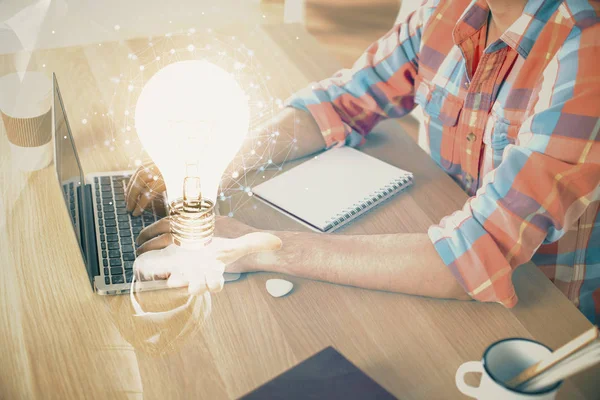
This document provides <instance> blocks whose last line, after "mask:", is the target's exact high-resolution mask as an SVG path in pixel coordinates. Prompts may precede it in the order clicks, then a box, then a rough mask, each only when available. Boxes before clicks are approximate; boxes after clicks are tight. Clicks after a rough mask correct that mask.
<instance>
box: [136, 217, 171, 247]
mask: <svg viewBox="0 0 600 400" xmlns="http://www.w3.org/2000/svg"><path fill="white" fill-rule="evenodd" d="M169 232H171V220H170V219H169V218H163V219H161V220H158V221H156V222H155V223H153V224H151V225H148V226H147V227H145V228H144V229H142V231H141V232H140V234H139V236H138V237H137V239H136V240H135V243H136V244H137V245H138V246H139V245H142V244H144V243H145V242H146V241H148V240H150V239H152V238H154V237H156V236H158V235H162V234H163V233H169Z"/></svg>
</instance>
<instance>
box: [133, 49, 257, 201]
mask: <svg viewBox="0 0 600 400" xmlns="http://www.w3.org/2000/svg"><path fill="white" fill-rule="evenodd" d="M249 121H250V113H249V109H248V102H247V98H246V94H245V93H244V91H243V90H242V89H241V88H240V86H239V85H238V84H237V82H236V81H235V79H234V78H233V76H232V75H231V74H229V73H228V72H226V71H224V70H223V69H221V68H219V67H217V66H216V65H214V64H211V63H209V62H207V61H199V60H194V61H181V62H177V63H174V64H170V65H168V66H166V67H164V68H163V69H161V70H160V71H158V72H157V73H156V74H155V75H154V76H152V78H150V80H149V81H148V82H147V83H146V85H145V86H144V88H143V89H142V92H141V94H140V97H139V99H138V102H137V106H136V110H135V127H136V129H137V133H138V136H139V138H140V141H141V142H142V145H143V146H144V148H145V150H146V152H147V153H148V155H149V156H150V157H151V158H152V160H153V161H154V163H155V164H156V166H157V167H158V169H159V170H160V172H161V174H162V176H163V178H164V181H165V185H166V189H167V197H168V199H169V201H170V202H173V201H177V200H178V199H182V198H183V197H184V185H185V188H186V191H187V193H186V195H187V197H189V198H190V199H191V200H193V199H196V200H205V199H208V200H210V201H211V202H212V203H213V204H214V202H215V201H216V197H217V191H218V188H219V184H220V180H221V176H222V175H223V172H224V171H225V169H226V168H227V166H228V165H229V163H230V162H231V160H232V159H233V157H234V156H235V155H236V153H237V152H238V150H239V148H240V146H241V144H242V142H243V141H244V138H245V136H246V134H247V132H248V125H249ZM186 178H188V179H187V180H186Z"/></svg>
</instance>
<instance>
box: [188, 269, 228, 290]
mask: <svg viewBox="0 0 600 400" xmlns="http://www.w3.org/2000/svg"><path fill="white" fill-rule="evenodd" d="M204 280H205V286H206V287H207V288H208V291H209V292H211V293H217V292H220V291H221V290H223V285H224V284H225V278H224V277H223V273H219V272H216V271H211V272H207V273H206V275H205V276H204ZM188 291H189V289H188Z"/></svg>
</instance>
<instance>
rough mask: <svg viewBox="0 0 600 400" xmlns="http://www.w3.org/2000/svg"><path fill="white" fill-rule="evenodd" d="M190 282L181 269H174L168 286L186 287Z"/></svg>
mask: <svg viewBox="0 0 600 400" xmlns="http://www.w3.org/2000/svg"><path fill="white" fill-rule="evenodd" d="M188 284H189V281H188V279H187V277H186V276H185V275H184V274H182V273H181V271H180V270H178V271H173V272H172V273H171V276H170V277H169V280H168V281H167V286H168V287H171V288H179V287H185V286H188Z"/></svg>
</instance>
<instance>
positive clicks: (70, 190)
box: [62, 182, 78, 225]
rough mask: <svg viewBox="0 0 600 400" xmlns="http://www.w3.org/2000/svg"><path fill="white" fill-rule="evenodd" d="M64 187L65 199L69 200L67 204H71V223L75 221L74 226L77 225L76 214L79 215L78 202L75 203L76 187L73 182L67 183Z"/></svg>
mask: <svg viewBox="0 0 600 400" xmlns="http://www.w3.org/2000/svg"><path fill="white" fill-rule="evenodd" d="M62 187H63V193H64V195H65V199H67V202H68V203H69V214H71V221H73V224H74V225H75V224H77V219H78V218H77V217H76V215H77V214H76V213H77V207H76V205H77V202H76V201H75V186H74V185H73V182H69V183H68V184H67V183H65V184H64V185H62Z"/></svg>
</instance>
